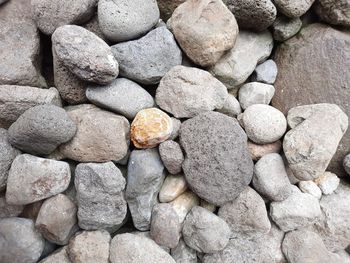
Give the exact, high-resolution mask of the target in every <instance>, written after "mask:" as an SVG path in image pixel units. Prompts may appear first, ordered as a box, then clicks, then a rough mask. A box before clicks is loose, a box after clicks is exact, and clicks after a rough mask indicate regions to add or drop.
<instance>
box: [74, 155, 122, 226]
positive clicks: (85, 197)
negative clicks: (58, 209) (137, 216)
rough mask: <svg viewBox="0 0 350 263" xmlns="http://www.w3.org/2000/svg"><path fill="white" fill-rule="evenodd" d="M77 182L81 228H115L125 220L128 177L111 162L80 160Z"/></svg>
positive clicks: (76, 175)
mask: <svg viewBox="0 0 350 263" xmlns="http://www.w3.org/2000/svg"><path fill="white" fill-rule="evenodd" d="M74 184H75V188H76V191H77V193H76V198H77V203H78V220H79V226H80V228H82V229H85V230H97V229H105V230H108V231H112V230H113V232H115V231H116V230H117V229H118V228H119V227H120V226H121V225H122V224H123V222H124V220H125V217H126V212H127V204H126V201H125V198H124V189H125V185H126V181H125V179H124V177H123V175H122V173H121V171H120V170H119V169H118V168H117V167H116V166H115V165H114V164H113V163H112V162H107V163H80V164H78V165H77V167H76V169H75V178H74Z"/></svg>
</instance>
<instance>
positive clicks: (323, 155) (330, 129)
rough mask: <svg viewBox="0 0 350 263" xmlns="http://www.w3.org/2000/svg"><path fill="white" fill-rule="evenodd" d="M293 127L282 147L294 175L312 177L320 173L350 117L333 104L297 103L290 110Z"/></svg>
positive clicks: (300, 177) (289, 116)
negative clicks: (301, 104)
mask: <svg viewBox="0 0 350 263" xmlns="http://www.w3.org/2000/svg"><path fill="white" fill-rule="evenodd" d="M287 119H288V124H289V126H290V127H291V128H292V129H291V130H290V131H289V132H287V134H286V135H285V137H284V140H283V149H284V153H285V155H286V158H287V160H288V163H289V166H290V168H291V169H292V171H293V174H294V175H295V177H297V178H298V179H300V180H313V179H316V178H318V177H319V176H321V175H322V174H323V173H324V172H325V170H326V168H327V167H328V164H329V162H330V161H331V159H332V157H333V155H334V154H335V153H336V151H337V147H338V144H339V142H340V140H341V138H342V136H343V135H344V133H345V131H346V129H347V127H348V117H347V116H346V114H345V113H344V112H343V111H342V110H341V109H340V108H339V107H338V106H337V105H334V104H326V103H322V104H313V105H305V106H298V107H295V108H292V109H291V110H289V112H288V116H287Z"/></svg>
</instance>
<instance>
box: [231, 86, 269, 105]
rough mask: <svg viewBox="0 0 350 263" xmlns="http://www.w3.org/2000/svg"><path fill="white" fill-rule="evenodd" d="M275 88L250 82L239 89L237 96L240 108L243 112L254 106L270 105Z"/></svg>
mask: <svg viewBox="0 0 350 263" xmlns="http://www.w3.org/2000/svg"><path fill="white" fill-rule="evenodd" d="M274 94H275V88H274V87H273V86H272V85H269V84H264V83H259V82H250V83H247V84H244V85H243V86H242V87H240V89H239V92H238V96H239V102H240V104H241V107H242V108H243V109H244V110H245V109H247V108H248V107H249V106H252V105H254V104H270V102H271V99H272V97H273V95H274Z"/></svg>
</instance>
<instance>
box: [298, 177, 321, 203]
mask: <svg viewBox="0 0 350 263" xmlns="http://www.w3.org/2000/svg"><path fill="white" fill-rule="evenodd" d="M298 186H299V189H300V190H301V191H302V192H303V193H308V194H310V195H312V196H314V197H316V198H317V199H321V197H322V191H321V189H320V188H319V187H318V186H317V184H316V183H315V182H314V181H300V182H299V183H298Z"/></svg>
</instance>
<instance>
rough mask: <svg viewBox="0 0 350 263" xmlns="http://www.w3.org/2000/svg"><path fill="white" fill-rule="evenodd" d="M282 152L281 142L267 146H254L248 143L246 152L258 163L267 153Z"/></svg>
mask: <svg viewBox="0 0 350 263" xmlns="http://www.w3.org/2000/svg"><path fill="white" fill-rule="evenodd" d="M281 150H282V142H281V141H275V142H273V143H268V144H263V145H260V144H255V143H253V142H251V141H248V151H249V153H250V156H251V157H252V159H253V161H258V160H259V159H260V158H261V157H263V156H264V155H266V154H269V153H280V152H281Z"/></svg>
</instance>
